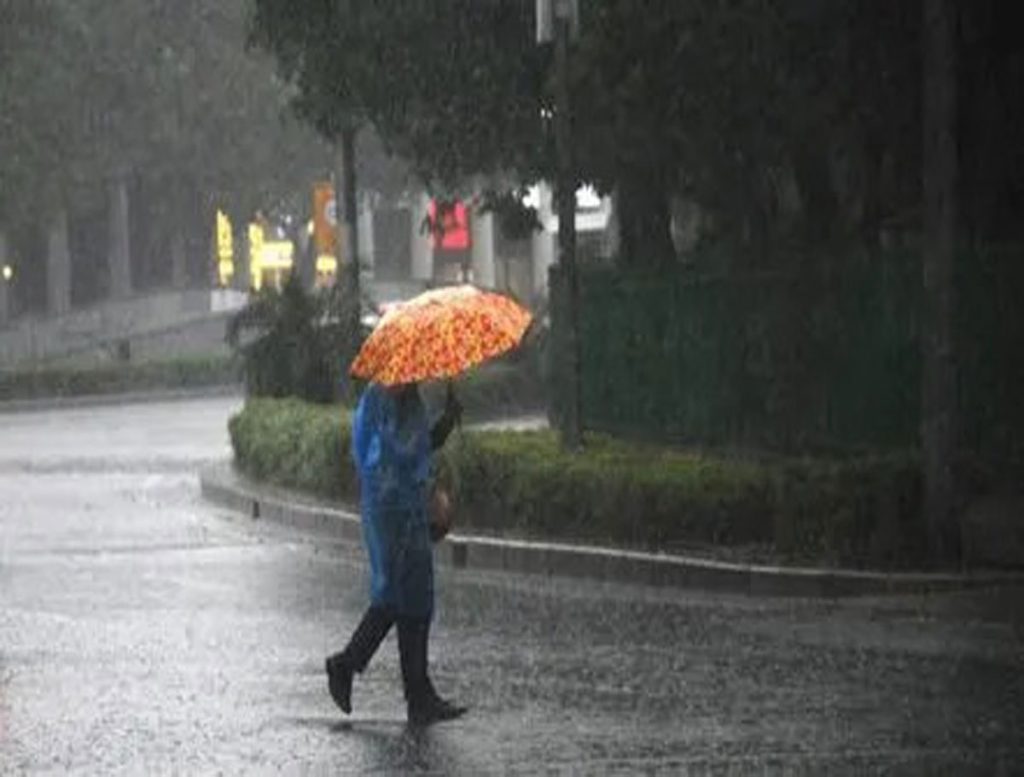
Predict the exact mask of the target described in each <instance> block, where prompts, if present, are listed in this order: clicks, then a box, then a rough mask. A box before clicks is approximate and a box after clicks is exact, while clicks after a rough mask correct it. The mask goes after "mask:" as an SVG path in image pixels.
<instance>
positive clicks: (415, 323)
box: [349, 286, 532, 386]
mask: <svg viewBox="0 0 1024 777" xmlns="http://www.w3.org/2000/svg"><path fill="white" fill-rule="evenodd" d="M531 319H532V316H531V315H530V312H529V311H528V310H526V309H525V308H524V307H522V306H521V305H519V304H518V303H516V302H514V301H513V300H511V299H509V298H508V297H506V296H504V295H502V294H495V293H493V292H487V291H482V290H480V289H478V288H476V287H474V286H452V287H448V288H443V289H436V290H434V291H428V292H424V293H423V294H420V295H419V296H418V297H414V298H413V299H411V300H409V301H408V302H404V303H402V304H400V305H397V306H395V307H394V308H392V309H390V310H389V311H388V312H387V313H385V314H384V316H383V317H382V318H381V320H380V323H379V324H377V328H376V329H374V330H373V332H372V333H371V334H370V336H369V337H368V338H367V339H366V342H365V343H363V347H362V349H360V351H359V354H358V355H357V356H356V358H355V361H353V362H352V367H351V368H350V370H349V372H350V373H351V374H352V375H353V376H354V377H357V378H362V379H364V380H369V381H372V382H374V383H381V384H383V385H386V386H394V385H398V384H401V383H418V382H420V381H424V380H442V379H445V378H453V377H455V376H456V375H459V374H460V373H462V372H465V371H466V370H467V369H469V368H470V367H473V366H476V365H477V364H481V363H482V362H485V361H487V360H488V359H493V358H495V357H496V356H500V355H501V354H503V353H506V352H507V351H510V350H512V349H513V348H515V347H516V346H518V345H519V343H520V342H521V341H522V339H523V335H524V334H525V333H526V330H527V328H529V326H530V321H531Z"/></svg>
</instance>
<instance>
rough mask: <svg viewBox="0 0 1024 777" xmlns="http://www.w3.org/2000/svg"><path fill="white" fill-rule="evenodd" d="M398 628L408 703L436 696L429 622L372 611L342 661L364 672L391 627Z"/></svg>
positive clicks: (377, 609)
mask: <svg viewBox="0 0 1024 777" xmlns="http://www.w3.org/2000/svg"><path fill="white" fill-rule="evenodd" d="M396 622H397V624H398V656H399V659H400V661H401V666H402V686H403V688H404V690H405V698H406V701H408V702H410V703H416V702H419V701H421V700H423V699H425V698H428V697H434V696H436V693H435V691H434V686H433V684H432V683H431V682H430V673H429V671H428V663H429V655H428V653H429V651H428V643H429V640H430V619H429V618H409V617H398V616H396V615H395V613H394V612H393V611H392V610H391V609H390V608H386V607H376V606H371V607H369V608H368V609H367V610H366V612H365V613H364V614H363V618H362V620H361V621H360V622H359V625H358V626H357V627H356V630H355V632H353V634H352V638H351V639H350V640H349V643H348V645H347V646H346V648H345V649H344V650H343V651H342V652H341V654H340V660H341V661H342V663H343V664H344V665H345V666H346V667H348V668H349V669H350V670H351V671H353V672H360V673H361V672H363V671H364V670H365V669H366V667H367V666H368V665H369V663H370V659H371V658H373V656H374V654H375V653H376V652H377V649H378V648H379V647H380V645H381V643H382V642H383V641H384V638H385V637H387V635H388V632H389V631H390V630H391V627H392V626H393V625H394V624H395V623H396Z"/></svg>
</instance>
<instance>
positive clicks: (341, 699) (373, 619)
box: [325, 607, 395, 713]
mask: <svg viewBox="0 0 1024 777" xmlns="http://www.w3.org/2000/svg"><path fill="white" fill-rule="evenodd" d="M394 622H395V618H394V615H392V613H391V612H390V611H389V610H386V609H384V608H382V607H370V609H368V610H367V611H366V613H365V614H364V615H363V619H362V620H361V621H360V622H359V625H358V626H357V627H356V630H355V633H353V634H352V639H350V640H349V642H348V646H347V647H346V648H345V649H344V650H343V651H341V652H340V653H335V654H334V655H333V656H330V657H329V658H328V659H327V661H326V662H325V663H326V668H327V689H328V690H329V691H330V693H331V698H332V699H334V703H335V704H337V705H338V706H339V707H341V709H342V710H344V711H345V712H346V713H350V712H352V675H353V673H354V672H362V671H363V670H364V669H366V666H367V664H369V663H370V659H371V658H373V654H374V653H376V652H377V648H378V647H380V643H381V642H383V641H384V637H386V636H387V635H388V631H389V630H390V629H391V624H393V623H394Z"/></svg>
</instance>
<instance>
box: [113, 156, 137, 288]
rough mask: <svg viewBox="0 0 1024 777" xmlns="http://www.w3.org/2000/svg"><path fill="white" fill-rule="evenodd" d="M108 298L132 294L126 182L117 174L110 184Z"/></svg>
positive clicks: (123, 177) (129, 225)
mask: <svg viewBox="0 0 1024 777" xmlns="http://www.w3.org/2000/svg"><path fill="white" fill-rule="evenodd" d="M109 250H110V260H109V262H110V265H109V266H110V296H111V297H112V298H113V299H126V298H127V297H130V296H131V294H132V255H131V223H130V221H129V213H128V182H127V179H126V177H125V176H124V175H123V174H119V175H118V176H117V177H116V178H114V180H113V181H112V182H111V184H110V249H109Z"/></svg>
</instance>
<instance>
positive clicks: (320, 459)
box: [230, 399, 925, 567]
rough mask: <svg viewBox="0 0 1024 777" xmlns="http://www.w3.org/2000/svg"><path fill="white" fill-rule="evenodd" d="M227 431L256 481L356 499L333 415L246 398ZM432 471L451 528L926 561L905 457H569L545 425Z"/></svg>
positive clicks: (460, 451)
mask: <svg viewBox="0 0 1024 777" xmlns="http://www.w3.org/2000/svg"><path fill="white" fill-rule="evenodd" d="M230 432H231V440H232V445H233V447H234V451H235V458H236V462H237V464H238V466H239V467H240V469H241V470H242V471H243V472H245V473H247V474H248V475H250V476H252V477H254V478H256V479H257V480H260V481H264V482H271V483H275V484H278V485H282V486H287V487H292V488H297V489H300V490H304V491H307V492H310V493H313V494H317V495H319V496H324V497H328V498H331V499H335V500H340V501H344V502H350V503H351V502H354V501H355V499H356V496H357V489H358V486H357V483H356V480H355V476H354V472H353V468H352V465H351V461H350V458H349V453H348V451H349V422H348V414H347V412H346V411H345V410H344V409H342V408H340V407H333V408H331V407H323V406H315V405H309V404H305V403H302V402H300V401H298V400H266V399H261V400H250V401H249V402H248V403H247V404H246V407H245V409H244V410H243V411H242V412H241V413H239V414H238V415H236V416H235V417H234V418H232V420H231V422H230ZM438 469H439V473H440V475H439V476H440V477H441V478H443V479H444V480H445V481H447V483H448V484H449V485H450V487H451V488H452V491H453V494H454V497H455V503H456V510H457V521H458V524H459V526H460V527H463V528H468V529H473V530H483V531H486V532H497V533H501V534H506V535H510V536H520V537H539V538H556V539H566V540H586V541H593V542H599V543H604V542H608V543H617V544H622V545H627V546H631V547H638V548H647V549H656V550H657V549H660V550H671V549H673V548H678V547H680V546H687V545H691V546H692V545H695V544H705V543H713V544H717V545H745V544H753V543H759V544H766V545H770V546H771V547H772V548H773V550H774V552H775V553H776V554H777V555H779V556H782V557H787V558H790V559H792V560H796V561H802V562H822V563H834V564H843V565H853V566H873V567H905V566H917V565H920V564H922V563H923V559H924V549H923V547H922V545H923V538H924V536H925V535H924V527H923V524H922V522H921V519H920V495H919V491H920V488H919V483H918V476H917V462H916V461H915V459H914V457H913V456H910V455H903V454H901V455H890V456H884V457H870V458H864V457H861V458H849V459H839V460H827V461H821V460H811V459H782V458H771V459H751V458H741V457H730V456H724V455H714V454H710V453H696V452H686V451H679V450H672V449H667V448H659V447H652V446H638V445H633V444H629V443H626V442H622V441H616V440H612V439H610V438H607V437H603V436H593V437H590V438H589V439H588V447H587V450H586V452H585V453H583V454H581V455H579V456H570V455H567V454H565V453H563V452H562V451H561V450H560V449H559V447H558V442H557V439H556V437H555V435H554V434H553V433H549V432H525V433H513V432H486V433H483V432H463V433H461V434H460V433H456V434H455V435H454V436H453V437H452V439H451V440H450V442H449V444H448V446H447V447H446V448H445V450H444V451H443V453H442V455H441V456H440V462H439V468H438Z"/></svg>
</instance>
